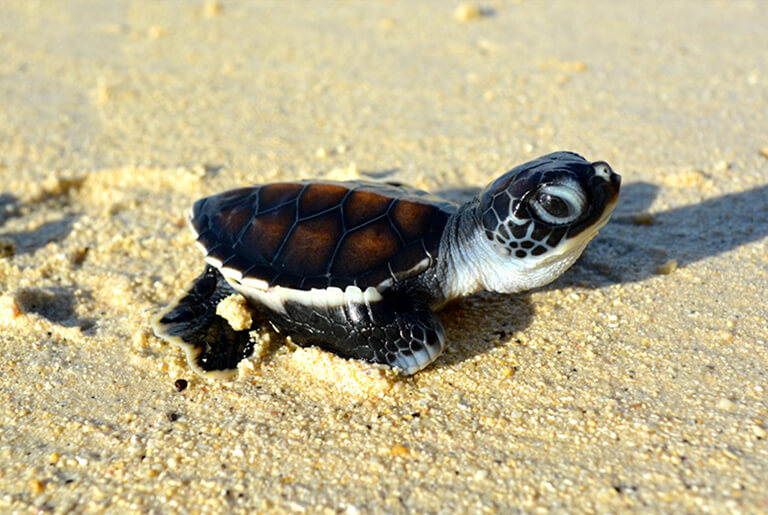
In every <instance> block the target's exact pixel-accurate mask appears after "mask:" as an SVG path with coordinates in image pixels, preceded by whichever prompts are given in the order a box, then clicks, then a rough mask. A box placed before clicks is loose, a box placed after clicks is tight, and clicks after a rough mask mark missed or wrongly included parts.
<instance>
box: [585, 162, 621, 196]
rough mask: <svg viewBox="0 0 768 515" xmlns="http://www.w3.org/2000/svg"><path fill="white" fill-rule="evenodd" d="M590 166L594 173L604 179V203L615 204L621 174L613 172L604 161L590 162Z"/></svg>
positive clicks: (619, 187)
mask: <svg viewBox="0 0 768 515" xmlns="http://www.w3.org/2000/svg"><path fill="white" fill-rule="evenodd" d="M592 168H593V169H594V170H595V175H597V176H598V177H600V178H601V179H603V180H604V181H605V193H606V195H605V197H606V203H607V204H615V203H616V200H617V199H618V198H619V190H620V189H621V175H619V174H617V173H615V172H614V171H613V169H611V166H610V165H609V164H608V163H606V162H605V161H596V162H594V163H592Z"/></svg>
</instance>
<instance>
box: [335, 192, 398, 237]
mask: <svg viewBox="0 0 768 515" xmlns="http://www.w3.org/2000/svg"><path fill="white" fill-rule="evenodd" d="M392 200H393V199H392V198H391V197H387V196H384V195H381V194H378V193H373V192H370V191H355V192H354V193H353V194H352V195H350V196H349V198H347V199H346V201H345V202H344V222H345V223H346V226H347V229H354V228H355V227H359V226H360V225H362V224H364V223H367V222H370V221H371V220H373V219H374V218H376V217H379V216H382V215H384V213H386V212H387V209H389V206H390V204H392Z"/></svg>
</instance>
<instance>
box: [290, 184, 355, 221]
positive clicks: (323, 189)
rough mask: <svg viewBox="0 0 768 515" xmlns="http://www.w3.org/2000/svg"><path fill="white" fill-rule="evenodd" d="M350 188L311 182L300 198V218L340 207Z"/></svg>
mask: <svg viewBox="0 0 768 515" xmlns="http://www.w3.org/2000/svg"><path fill="white" fill-rule="evenodd" d="M348 194H349V188H345V187H344V186H339V185H337V184H323V183H319V184H309V185H308V186H307V187H306V188H305V189H304V192H303V193H302V194H301V199H300V200H299V219H302V218H305V217H308V216H313V215H316V214H317V213H322V212H323V211H327V210H329V209H333V208H336V207H339V205H340V203H341V201H342V200H343V199H344V196H345V195H348Z"/></svg>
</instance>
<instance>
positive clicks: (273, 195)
mask: <svg viewBox="0 0 768 515" xmlns="http://www.w3.org/2000/svg"><path fill="white" fill-rule="evenodd" d="M303 188H304V185H302V184H300V183H297V182H275V183H272V184H267V185H265V186H262V187H261V188H260V189H259V206H258V208H259V211H267V210H269V209H274V208H276V207H278V206H282V205H283V204H286V203H288V202H292V201H294V200H296V197H298V196H299V193H301V190H302V189H303Z"/></svg>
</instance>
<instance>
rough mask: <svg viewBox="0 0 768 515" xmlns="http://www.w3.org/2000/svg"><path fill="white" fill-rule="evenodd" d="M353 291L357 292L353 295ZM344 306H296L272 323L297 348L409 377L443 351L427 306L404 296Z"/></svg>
mask: <svg viewBox="0 0 768 515" xmlns="http://www.w3.org/2000/svg"><path fill="white" fill-rule="evenodd" d="M357 291H359V290H357ZM344 297H345V299H346V300H345V302H344V303H341V304H337V305H334V304H333V303H332V302H328V307H327V309H324V308H321V307H318V306H317V305H314V306H311V307H310V306H307V305H305V304H301V303H296V302H286V303H285V304H284V309H285V313H275V316H274V317H273V319H274V320H275V322H276V323H277V325H278V326H279V327H280V328H281V329H282V330H284V331H285V332H286V333H287V334H288V335H290V336H291V339H292V340H293V341H294V342H295V343H297V344H299V345H302V346H308V345H317V346H318V347H320V348H322V349H325V350H328V351H331V352H334V353H335V354H338V355H340V356H342V357H345V358H353V359H361V360H364V361H368V362H370V363H377V364H382V365H387V366H390V367H393V368H396V369H399V370H400V372H401V373H403V374H404V375H411V374H415V373H416V372H418V371H419V370H421V369H423V368H424V367H426V366H427V365H429V364H430V363H432V362H433V361H434V360H435V359H437V357H438V356H439V355H440V353H441V352H442V350H443V347H444V346H445V330H444V329H443V324H442V323H441V322H440V320H439V319H438V318H437V316H436V315H435V313H434V312H433V311H432V310H431V309H430V308H429V306H428V305H427V304H426V303H425V302H423V301H421V300H420V299H414V298H411V297H409V296H408V295H400V294H398V295H389V296H387V297H385V298H383V299H382V300H379V301H376V302H363V301H360V302H356V301H355V299H354V298H352V297H353V296H351V295H345V296H344Z"/></svg>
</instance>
